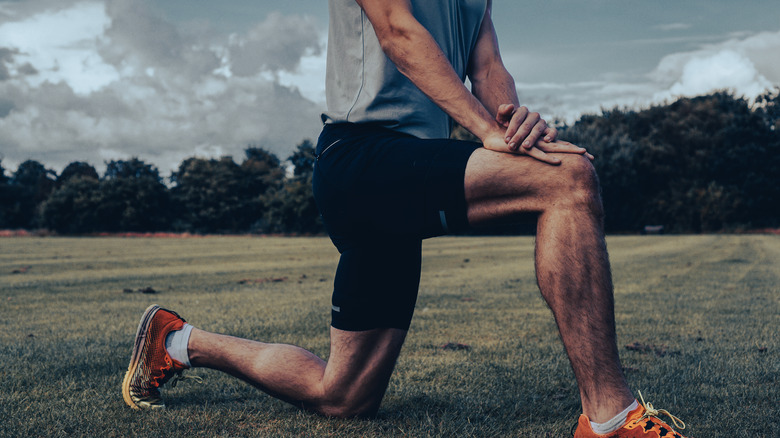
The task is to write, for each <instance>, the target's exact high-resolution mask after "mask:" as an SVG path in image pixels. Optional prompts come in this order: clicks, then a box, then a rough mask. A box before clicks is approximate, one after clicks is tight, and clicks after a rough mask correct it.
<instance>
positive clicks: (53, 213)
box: [41, 175, 118, 234]
mask: <svg viewBox="0 0 780 438" xmlns="http://www.w3.org/2000/svg"><path fill="white" fill-rule="evenodd" d="M101 185H102V183H101V182H100V181H99V180H98V179H97V178H91V177H90V176H86V175H75V176H73V177H71V178H68V179H67V180H66V181H64V182H63V183H61V185H59V187H57V189H56V190H54V192H53V193H52V194H51V196H50V197H49V199H48V200H46V202H44V203H43V205H42V209H41V210H42V212H41V216H42V225H43V226H44V227H46V228H48V229H50V230H54V231H57V232H58V233H61V234H84V233H92V232H97V231H118V226H113V225H118V224H117V223H116V222H114V223H113V224H112V223H111V222H110V220H109V219H108V218H107V217H106V212H105V208H106V204H105V202H106V199H105V197H106V195H107V194H106V193H105V192H103V190H102V189H103V188H102V187H101Z"/></svg>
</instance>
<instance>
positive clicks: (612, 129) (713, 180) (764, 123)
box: [561, 89, 780, 233]
mask: <svg viewBox="0 0 780 438" xmlns="http://www.w3.org/2000/svg"><path fill="white" fill-rule="evenodd" d="M561 137H563V138H565V139H567V140H569V141H571V142H572V143H575V144H579V145H582V146H584V147H587V148H588V150H589V151H591V152H592V153H593V154H594V155H595V156H596V160H595V162H594V164H595V166H596V170H597V171H598V174H599V178H600V180H601V185H602V196H603V200H604V208H605V210H606V226H607V230H608V231H637V230H641V229H642V227H643V226H645V225H651V224H652V225H663V226H664V227H665V229H666V230H669V231H672V232H696V233H697V232H708V231H738V230H745V229H755V228H765V227H778V226H780V89H776V90H774V91H772V92H767V93H765V94H763V95H762V96H759V97H758V98H757V100H756V101H755V103H754V104H753V105H752V106H751V105H750V103H749V102H748V101H746V100H745V99H742V98H736V97H734V95H733V94H731V93H727V92H718V93H714V94H711V95H708V96H700V97H695V98H682V99H679V100H677V101H676V102H674V103H671V104H669V105H663V106H654V107H652V108H649V109H646V110H643V111H631V110H619V109H614V110H611V111H604V112H603V114H601V115H600V116H584V117H582V118H581V119H580V120H579V121H578V122H577V123H576V124H574V126H572V127H566V128H564V129H563V130H562V133H561Z"/></svg>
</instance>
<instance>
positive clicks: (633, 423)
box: [574, 392, 685, 438]
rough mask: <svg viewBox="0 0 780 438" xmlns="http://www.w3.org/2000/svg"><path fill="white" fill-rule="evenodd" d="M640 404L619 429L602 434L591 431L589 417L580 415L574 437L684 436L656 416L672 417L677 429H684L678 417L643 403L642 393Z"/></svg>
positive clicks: (678, 437)
mask: <svg viewBox="0 0 780 438" xmlns="http://www.w3.org/2000/svg"><path fill="white" fill-rule="evenodd" d="M639 398H640V399H641V400H642V401H641V403H640V405H639V406H638V407H637V408H636V409H634V410H633V411H631V412H629V413H628V418H627V419H626V423H625V424H624V425H623V427H621V428H620V429H618V430H616V431H614V432H611V433H607V434H604V435H600V434H597V433H595V432H593V429H591V428H590V419H588V417H587V416H585V415H580V419H579V421H578V423H577V430H576V431H575V432H574V438H685V437H684V436H682V434H681V433H679V432H675V430H674V429H672V428H671V427H670V426H669V425H668V424H666V423H664V422H663V421H661V420H660V419H659V418H658V415H660V414H664V415H666V416H668V417H669V418H671V419H672V423H673V424H674V425H675V426H677V428H679V429H685V423H683V422H682V420H680V419H679V418H677V417H675V416H674V415H672V414H670V413H669V412H668V411H666V410H663V409H655V408H653V405H652V404H650V403H645V399H644V398H643V397H642V393H641V392H640V393H639Z"/></svg>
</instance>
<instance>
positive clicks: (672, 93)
mask: <svg viewBox="0 0 780 438" xmlns="http://www.w3.org/2000/svg"><path fill="white" fill-rule="evenodd" d="M670 73H671V74H672V75H673V77H678V79H677V81H676V82H675V83H674V84H673V85H672V86H671V87H670V88H669V89H668V90H664V91H660V92H658V93H656V94H655V95H654V98H653V100H655V101H659V100H664V99H672V98H674V97H678V96H696V95H700V94H707V93H710V92H712V91H715V90H721V89H728V90H732V91H733V92H734V93H735V94H737V95H740V96H745V97H748V98H754V97H756V96H757V95H759V94H760V93H762V92H763V91H765V90H766V89H768V88H770V87H771V86H772V83H771V82H770V81H769V80H768V79H767V78H766V77H764V76H763V75H762V74H760V73H759V72H758V70H756V67H755V65H754V64H753V62H752V61H751V60H750V58H748V57H747V56H746V55H744V54H742V53H739V52H736V51H734V50H730V49H723V50H718V51H715V52H714V53H705V54H697V55H694V56H692V57H690V58H688V59H685V61H684V63H683V65H682V68H680V66H679V65H678V66H673V67H672V68H670V66H669V65H667V63H663V62H662V64H661V65H660V66H659V68H658V70H657V71H656V75H667V74H670Z"/></svg>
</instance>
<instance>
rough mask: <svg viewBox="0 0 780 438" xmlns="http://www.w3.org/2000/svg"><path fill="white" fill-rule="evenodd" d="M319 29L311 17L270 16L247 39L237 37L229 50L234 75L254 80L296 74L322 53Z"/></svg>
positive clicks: (276, 13)
mask: <svg viewBox="0 0 780 438" xmlns="http://www.w3.org/2000/svg"><path fill="white" fill-rule="evenodd" d="M316 29H317V26H316V22H315V21H314V19H313V18H310V17H309V18H307V17H299V16H291V17H285V16H283V15H281V14H279V13H278V12H273V13H271V14H269V15H268V17H267V18H266V19H265V21H263V22H262V23H258V24H257V25H256V26H255V27H253V28H252V29H251V30H250V31H249V32H248V33H247V34H246V35H243V36H239V35H233V38H232V41H231V43H230V47H229V51H230V60H231V71H232V73H233V74H235V75H237V76H252V75H255V74H257V73H260V72H263V71H271V72H278V71H282V70H284V71H294V70H295V69H296V68H297V67H298V65H299V63H300V60H301V58H302V57H304V56H306V55H319V54H320V53H321V52H322V44H321V42H320V34H319V33H318V32H317V30H316Z"/></svg>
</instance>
